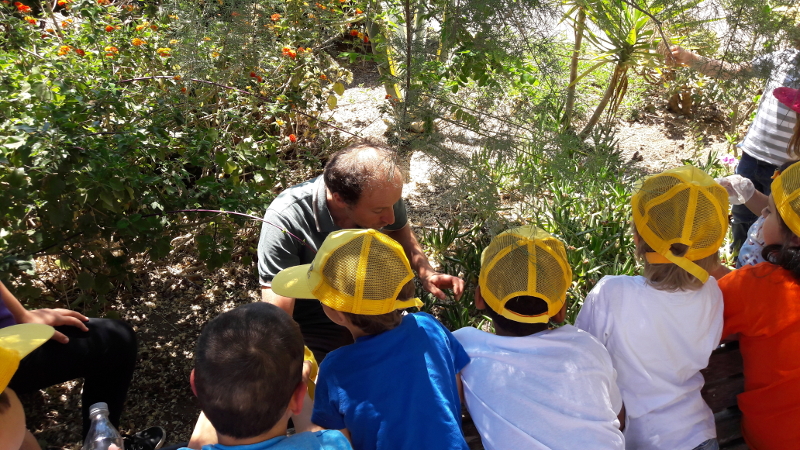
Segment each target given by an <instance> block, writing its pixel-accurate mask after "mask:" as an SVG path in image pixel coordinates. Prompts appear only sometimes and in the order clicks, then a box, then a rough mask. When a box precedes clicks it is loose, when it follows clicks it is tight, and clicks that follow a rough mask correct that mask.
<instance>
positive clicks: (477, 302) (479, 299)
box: [475, 285, 486, 309]
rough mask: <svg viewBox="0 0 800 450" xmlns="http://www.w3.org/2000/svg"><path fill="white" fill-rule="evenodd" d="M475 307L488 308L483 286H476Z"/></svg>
mask: <svg viewBox="0 0 800 450" xmlns="http://www.w3.org/2000/svg"><path fill="white" fill-rule="evenodd" d="M475 307H476V308H478V309H486V302H485V301H484V300H483V296H482V295H481V286H480V285H478V286H475Z"/></svg>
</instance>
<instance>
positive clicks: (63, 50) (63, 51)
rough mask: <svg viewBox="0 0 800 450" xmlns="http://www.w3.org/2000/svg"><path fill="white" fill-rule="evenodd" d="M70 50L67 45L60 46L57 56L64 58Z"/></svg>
mask: <svg viewBox="0 0 800 450" xmlns="http://www.w3.org/2000/svg"><path fill="white" fill-rule="evenodd" d="M70 50H72V47H70V46H69V45H62V46H61V47H58V55H59V56H64V55H66V54H67V53H69V51H70Z"/></svg>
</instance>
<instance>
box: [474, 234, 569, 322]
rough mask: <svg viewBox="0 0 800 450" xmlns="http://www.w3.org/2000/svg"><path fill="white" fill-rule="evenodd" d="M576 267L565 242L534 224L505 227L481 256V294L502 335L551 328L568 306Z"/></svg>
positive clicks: (479, 294)
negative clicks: (567, 252) (552, 319)
mask: <svg viewBox="0 0 800 450" xmlns="http://www.w3.org/2000/svg"><path fill="white" fill-rule="evenodd" d="M570 283H572V269H570V267H569V264H568V262H567V254H566V251H565V249H564V244H562V243H561V242H560V241H558V240H557V239H555V238H554V237H552V236H550V235H549V234H548V233H547V232H545V231H544V230H541V229H539V228H536V227H530V226H529V227H519V228H514V229H511V230H508V231H505V232H503V233H501V234H499V235H498V236H496V237H495V238H494V239H492V242H491V243H490V244H489V246H488V247H486V249H485V250H484V252H483V254H482V255H481V272H480V276H479V278H478V286H479V289H478V291H477V292H476V294H477V297H480V299H481V300H482V301H483V302H485V305H486V307H487V315H488V316H489V317H490V318H492V320H493V322H494V325H495V328H496V329H497V330H498V332H499V333H501V334H509V335H513V336H528V335H530V334H533V333H536V332H539V331H542V330H545V329H547V327H548V323H549V322H550V319H551V318H552V317H555V316H558V315H559V314H561V318H560V320H557V321H563V311H564V309H565V307H566V296H567V289H568V288H569V286H570Z"/></svg>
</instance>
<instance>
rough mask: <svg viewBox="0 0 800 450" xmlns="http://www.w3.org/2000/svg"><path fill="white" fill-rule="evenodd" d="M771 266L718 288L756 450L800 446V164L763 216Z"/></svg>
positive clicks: (739, 273) (744, 272) (746, 428)
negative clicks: (739, 363)
mask: <svg viewBox="0 0 800 450" xmlns="http://www.w3.org/2000/svg"><path fill="white" fill-rule="evenodd" d="M762 214H763V215H764V217H765V220H764V224H763V229H762V230H763V238H764V243H765V247H764V251H763V256H764V259H765V260H766V262H763V263H760V264H757V265H755V266H746V267H743V268H741V269H738V270H735V271H733V272H731V273H730V274H728V275H726V276H725V277H723V278H722V279H721V280H719V287H720V289H722V293H723V296H724V302H725V309H724V317H725V325H724V328H723V333H722V335H723V336H730V335H735V336H737V337H738V339H739V341H740V348H741V352H742V358H743V360H744V384H745V386H744V390H745V391H744V393H742V394H740V395H739V397H738V400H739V408H740V409H741V410H742V414H743V417H742V431H743V435H744V438H745V440H746V441H747V444H748V445H749V446H750V448H751V449H754V450H771V449H788V448H796V446H797V444H798V442H800V427H798V426H797V423H798V422H800V163H795V164H792V165H791V166H789V167H788V168H787V169H786V170H784V171H783V172H782V173H781V174H780V175H778V176H777V177H776V178H775V180H774V181H773V182H772V194H771V195H770V196H769V205H768V206H767V207H766V208H764V211H763V213H762Z"/></svg>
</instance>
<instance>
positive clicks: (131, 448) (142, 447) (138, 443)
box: [123, 427, 167, 450]
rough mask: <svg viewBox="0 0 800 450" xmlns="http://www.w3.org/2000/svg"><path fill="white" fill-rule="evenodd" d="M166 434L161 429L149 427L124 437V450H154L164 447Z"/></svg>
mask: <svg viewBox="0 0 800 450" xmlns="http://www.w3.org/2000/svg"><path fill="white" fill-rule="evenodd" d="M166 438H167V432H166V431H164V429H163V428H161V427H150V428H148V429H146V430H143V431H140V432H138V433H136V434H133V435H128V436H125V437H124V439H123V440H124V441H125V450H156V449H159V448H161V446H162V445H164V440H165V439H166Z"/></svg>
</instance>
